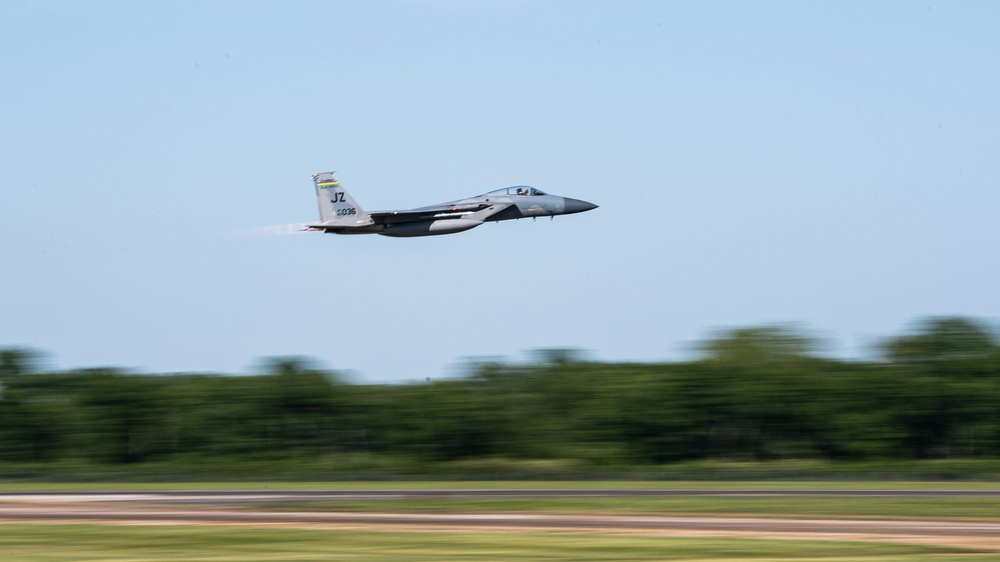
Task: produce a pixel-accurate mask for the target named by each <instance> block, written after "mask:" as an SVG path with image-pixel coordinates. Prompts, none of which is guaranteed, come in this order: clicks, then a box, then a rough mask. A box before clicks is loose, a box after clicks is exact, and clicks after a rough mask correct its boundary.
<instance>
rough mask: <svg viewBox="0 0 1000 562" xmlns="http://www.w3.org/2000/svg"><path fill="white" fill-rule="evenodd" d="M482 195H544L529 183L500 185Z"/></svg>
mask: <svg viewBox="0 0 1000 562" xmlns="http://www.w3.org/2000/svg"><path fill="white" fill-rule="evenodd" d="M483 195H496V196H500V195H545V193H544V192H542V191H541V190H540V189H535V188H533V187H531V186H530V185H513V186H511V187H502V188H500V189H494V190H493V191H491V192H489V193H484V194H483Z"/></svg>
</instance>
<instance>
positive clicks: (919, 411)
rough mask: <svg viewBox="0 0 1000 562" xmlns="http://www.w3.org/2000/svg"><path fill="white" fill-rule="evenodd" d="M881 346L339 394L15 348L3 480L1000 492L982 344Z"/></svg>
mask: <svg viewBox="0 0 1000 562" xmlns="http://www.w3.org/2000/svg"><path fill="white" fill-rule="evenodd" d="M882 349H883V352H884V353H883V356H882V358H881V359H880V360H878V361H871V362H848V361H842V360H836V359H829V358H821V357H818V356H817V355H815V353H814V351H815V343H814V342H812V341H811V340H810V339H809V338H807V337H805V336H803V335H802V334H800V333H798V332H797V331H795V330H793V329H791V328H787V327H762V328H747V329H738V330H732V331H728V332H724V333H722V334H720V335H719V337H718V338H716V339H714V340H712V341H710V342H707V343H705V344H704V346H703V350H704V353H705V354H704V357H703V358H701V359H698V360H695V361H689V362H677V363H665V364H611V363H595V362H588V361H584V360H580V359H578V358H577V356H576V355H575V354H573V353H571V352H558V351H551V352H548V353H543V354H542V355H541V358H542V360H540V361H539V362H537V363H535V364H531V365H510V364H503V363H486V364H477V365H476V366H475V367H474V368H473V372H471V373H470V375H469V376H468V377H467V378H464V379H456V380H444V381H435V382H426V383H416V384H405V385H357V384H347V383H345V382H342V381H341V380H340V379H339V378H338V376H337V375H336V374H333V373H328V372H322V371H319V370H316V369H313V368H310V367H309V366H308V363H307V362H305V361H302V360H296V359H279V360H273V361H272V362H271V363H270V365H269V368H268V373H267V374H264V375H260V376H222V375H196V374H183V375H138V374H129V373H126V372H122V371H120V370H116V369H90V370H83V371H73V372H60V373H43V372H37V371H38V370H39V369H38V368H37V367H36V366H35V362H34V360H35V356H34V355H33V354H32V353H31V352H29V351H25V350H16V349H12V350H7V351H2V352H0V383H2V389H0V392H2V397H0V477H7V478H11V477H25V478H35V477H39V478H41V477H46V475H49V476H51V475H52V474H62V475H63V476H65V477H69V475H70V474H72V473H90V474H92V475H99V474H101V472H102V471H109V472H106V474H112V475H116V476H114V477H115V478H117V477H118V476H117V475H120V474H123V473H127V472H128V471H130V470H133V469H135V470H136V471H137V473H144V474H146V475H152V476H155V477H157V478H163V479H169V478H172V477H181V478H183V477H193V478H198V477H210V478H240V477H254V476H282V475H284V476H287V477H292V478H294V477H307V478H322V477H331V478H335V477H338V475H339V476H340V477H347V478H355V477H357V478H360V477H366V476H367V477H380V476H381V477H387V478H392V477H413V476H420V475H421V474H435V475H438V476H440V475H441V474H450V475H454V476H455V477H469V478H476V477H484V476H487V475H489V476H491V477H497V476H503V475H504V473H509V474H508V475H512V476H517V477H525V476H527V477H532V476H537V477H545V476H549V477H581V476H583V477H585V476H586V475H587V474H588V473H592V474H603V475H606V474H616V475H621V474H622V473H628V472H635V473H636V474H643V471H646V473H648V474H653V475H654V477H655V475H656V474H659V475H660V476H664V477H670V475H676V476H679V477H685V476H684V475H685V474H687V472H691V474H690V475H689V477H693V478H698V477H706V475H707V476H709V477H711V474H708V473H705V472H703V469H704V467H706V466H707V467H725V468H727V469H728V468H730V467H734V466H738V465H739V463H750V464H749V465H747V466H749V469H748V470H749V471H750V472H751V474H749V477H751V478H752V477H761V476H762V474H759V473H754V470H758V469H760V467H761V466H769V467H775V466H777V469H773V468H771V469H766V470H776V472H775V473H774V474H773V475H774V476H777V477H789V476H791V477H802V476H807V475H808V473H809V472H810V471H812V470H817V469H818V470H819V471H821V472H822V471H826V474H825V475H826V476H827V477H829V476H830V474H829V472H831V471H834V472H835V471H837V470H839V469H840V468H842V467H844V466H855V467H861V468H860V469H859V470H861V471H870V472H884V471H889V472H898V471H901V472H908V471H911V470H920V468H916V469H914V468H912V467H911V466H910V465H911V463H912V461H913V460H927V461H929V462H928V463H926V464H922V465H918V467H919V466H924V467H929V468H927V470H926V474H921V475H918V477H923V476H930V477H934V476H941V477H973V476H974V477H980V478H982V477H986V478H1000V341H998V339H997V336H996V334H995V333H994V332H993V331H992V329H991V328H990V327H989V326H987V325H985V324H983V323H980V322H976V321H973V320H969V319H964V318H942V319H931V320H927V321H925V322H923V323H922V324H921V325H920V327H919V329H918V330H916V331H915V332H913V333H911V334H906V335H903V336H899V337H896V338H890V339H887V340H886V342H885V344H884V346H883V348H882ZM759 463H765V464H764V465H761V464H759ZM774 463H777V464H774ZM665 466H669V467H675V469H674V472H671V470H670V469H668V470H666V471H664V470H663V467H665ZM685 467H687V468H685ZM650 471H651V472H650ZM783 471H787V472H783ZM515 473H516V474H515ZM726 474H728V472H727V470H722V471H721V472H720V473H719V477H726ZM763 476H764V477H767V476H768V474H763Z"/></svg>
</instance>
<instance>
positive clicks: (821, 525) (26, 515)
mask: <svg viewBox="0 0 1000 562" xmlns="http://www.w3.org/2000/svg"><path fill="white" fill-rule="evenodd" d="M696 495H704V496H720V495H721V496H727V497H730V496H739V497H744V496H752V497H788V496H793V497H799V496H801V497H815V496H819V497H844V496H852V497H853V496H863V497H879V496H892V497H941V496H947V497H952V496H969V495H980V496H982V495H985V496H989V497H997V498H998V501H1000V493H998V492H995V491H989V492H926V491H881V492H878V491H854V492H852V491H846V492H839V491H815V490H798V491H763V490H741V491H727V492H719V491H714V490H713V491H696V490H684V491H662V490H653V491H647V490H544V491H539V490H461V491H457V490H418V491H412V490H384V491H354V490H351V491H279V492H271V491H198V492H114V491H109V492H68V493H37V492H30V493H29V492H25V493H2V494H0V521H6V522H43V521H44V522H85V521H89V522H104V523H113V524H227V525H233V524H238V525H284V526H299V527H322V528H338V529H365V530H384V531H466V532H468V531H476V532H513V531H531V532H589V533H630V534H634V533H641V534H655V535H671V536H727V537H756V538H783V539H820V540H852V541H859V540H860V541H879V542H909V543H922V544H935V545H943V546H963V547H975V548H983V549H989V550H995V551H998V552H1000V522H971V521H970V522H965V521H898V520H846V519H792V518H765V517H761V518H755V517H670V516H621V515H556V514H503V513H479V514H414V513H346V512H340V513H331V512H309V511H294V512H292V511H267V510H265V509H262V508H260V507H256V506H255V507H252V508H251V507H249V506H246V505H243V506H241V505H239V504H250V503H252V504H266V503H268V502H289V501H293V502H300V501H337V500H362V499H372V498H381V499H400V498H425V499H426V498H466V499H467V498H523V497H527V498H539V497H549V498H552V497H555V498H559V497H563V498H565V497H623V496H628V497H634V496H640V497H673V496H681V497H683V496H696Z"/></svg>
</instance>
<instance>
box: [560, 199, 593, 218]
mask: <svg viewBox="0 0 1000 562" xmlns="http://www.w3.org/2000/svg"><path fill="white" fill-rule="evenodd" d="M563 200H565V202H566V203H565V204H566V207H565V209H566V210H565V211H564V212H565V213H566V214H567V215H568V214H570V213H582V212H584V211H589V210H591V209H596V208H597V205H594V204H593V203H588V202H587V201H583V200H580V199H570V198H569V197H563Z"/></svg>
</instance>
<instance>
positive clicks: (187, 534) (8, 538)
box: [0, 525, 1000, 562]
mask: <svg viewBox="0 0 1000 562" xmlns="http://www.w3.org/2000/svg"><path fill="white" fill-rule="evenodd" d="M0 553H2V554H0V557H2V559H3V560H4V561H5V562H42V561H44V562H56V561H64V560H65V561H69V560H72V561H89V560H100V561H106V562H116V561H121V562H125V561H128V562H147V561H149V562H152V561H162V562H169V561H174V560H185V561H190V560H211V561H214V562H226V561H236V560H241V561H242V560H270V561H297V560H413V561H421V560H581V561H587V560H719V561H738V560H775V561H803V560H828V561H835V560H843V561H847V560H851V561H856V562H897V561H899V562H902V561H923V560H927V561H930V560H933V561H935V562H945V561H955V562H958V561H977V562H979V561H1000V555H998V554H986V553H981V552H977V551H974V550H964V549H955V548H936V547H926V546H915V545H896V544H875V543H851V542H828V541H780V540H749V539H746V540H745V539H708V538H704V539H687V538H655V537H624V536H600V535H571V534H539V533H514V534H508V533H504V534H482V533H373V532H353V531H321V530H302V529H271V528H267V529H259V528H254V529H250V528H233V527H121V526H104V525H0Z"/></svg>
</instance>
